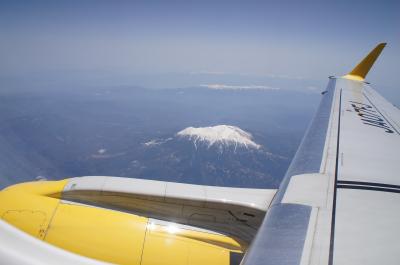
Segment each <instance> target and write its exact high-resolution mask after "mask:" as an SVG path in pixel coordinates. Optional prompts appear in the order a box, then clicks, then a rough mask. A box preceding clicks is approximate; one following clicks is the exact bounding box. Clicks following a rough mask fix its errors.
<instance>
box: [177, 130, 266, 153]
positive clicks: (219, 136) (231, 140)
mask: <svg viewBox="0 0 400 265" xmlns="http://www.w3.org/2000/svg"><path fill="white" fill-rule="evenodd" d="M177 136H179V137H187V138H189V139H190V140H192V141H193V142H194V144H195V145H197V143H200V142H201V143H206V144H207V145H208V147H211V146H212V145H215V144H222V145H226V146H229V145H233V146H234V147H235V148H236V147H238V146H242V147H245V148H255V149H259V148H260V147H261V146H260V145H258V144H256V143H255V142H254V141H253V137H252V135H251V134H250V133H248V132H246V131H243V130H242V129H240V128H239V127H236V126H230V125H217V126H211V127H198V128H195V127H187V128H186V129H183V130H182V131H180V132H178V133H177Z"/></svg>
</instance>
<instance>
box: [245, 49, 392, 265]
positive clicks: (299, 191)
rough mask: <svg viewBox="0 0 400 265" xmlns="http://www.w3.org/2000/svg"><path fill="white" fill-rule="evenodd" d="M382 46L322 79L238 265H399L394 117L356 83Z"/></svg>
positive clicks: (381, 100) (364, 84)
mask: <svg viewBox="0 0 400 265" xmlns="http://www.w3.org/2000/svg"><path fill="white" fill-rule="evenodd" d="M384 46H385V44H380V45H378V46H377V47H376V48H375V49H374V50H373V51H372V52H371V53H370V54H369V55H368V56H367V57H366V58H365V59H364V60H363V61H362V62H361V63H360V64H359V65H357V66H356V68H354V70H353V71H351V72H350V73H349V74H348V75H346V76H344V77H330V80H329V84H328V87H327V90H326V91H325V92H323V96H322V101H321V104H320V106H319V109H318V111H317V114H316V116H315V118H314V120H313V121H312V123H311V125H310V127H309V129H308V132H307V134H306V135H305V137H304V139H303V141H302V143H301V146H300V148H299V150H298V151H297V153H296V156H295V158H294V160H293V161H292V164H291V166H290V168H289V170H288V172H287V174H286V177H285V179H284V181H283V183H282V184H281V187H280V188H279V191H278V193H277V195H276V196H275V198H274V201H273V203H272V206H271V208H270V209H269V210H268V212H267V216H266V218H265V219H264V221H263V224H262V225H261V227H260V230H259V232H258V234H257V235H256V238H255V240H254V241H253V243H252V245H251V247H250V249H249V251H248V252H247V254H246V256H245V258H244V260H243V262H242V264H246V265H249V264H251V265H256V264H257V265H258V264H274V265H278V264H285V265H289V264H329V265H331V264H349V265H350V264H352V265H354V264H364V265H365V264H399V262H400V241H399V238H400V226H399V224H400V194H399V193H400V158H399V154H398V153H399V150H400V133H399V132H400V111H399V109H398V108H396V107H395V106H393V105H392V104H390V103H389V102H387V101H386V100H385V99H384V98H383V97H382V96H380V95H379V94H378V93H377V92H376V91H374V90H373V89H372V88H371V87H370V86H369V84H368V83H367V82H365V81H364V78H365V76H366V74H367V73H368V71H369V69H370V68H371V66H372V64H373V63H374V62H375V60H376V59H377V57H378V56H379V54H380V52H381V51H382V49H383V48H384Z"/></svg>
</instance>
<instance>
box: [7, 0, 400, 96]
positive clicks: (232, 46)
mask: <svg viewBox="0 0 400 265" xmlns="http://www.w3.org/2000/svg"><path fill="white" fill-rule="evenodd" d="M399 14H400V2H399V1H251V0H248V1H234V0H230V1H217V0H215V1H206V0H203V1H152V0H147V1H126V2H125V1H0V58H1V60H0V77H1V78H2V79H1V80H3V81H2V83H3V84H5V82H6V81H4V80H9V78H10V77H14V78H24V77H25V78H27V77H29V76H32V75H37V76H41V77H42V78H46V77H48V78H51V77H53V78H54V77H55V76H63V75H64V76H68V77H70V78H76V79H77V80H79V78H82V77H83V76H91V77H93V78H94V77H97V79H96V78H94V79H96V80H102V81H104V80H108V82H109V83H118V82H119V81H120V82H121V83H124V84H127V83H128V84H133V85H135V82H137V84H142V85H146V84H149V86H151V82H149V81H148V80H155V79H157V76H159V77H162V76H164V77H165V76H166V75H170V77H169V78H164V79H162V78H160V79H159V80H164V81H163V82H165V86H166V87H170V86H179V85H188V86H190V85H199V82H202V79H201V78H205V79H207V78H208V79H207V80H204V82H208V81H209V80H210V76H213V77H211V79H212V80H213V81H214V80H215V81H218V78H220V80H222V81H223V82H225V83H226V82H227V80H228V81H229V79H228V78H230V77H233V76H234V78H233V79H235V82H236V83H238V82H239V83H240V82H249V81H250V80H251V79H252V77H254V80H259V81H258V82H259V83H258V84H260V82H265V83H266V82H268V80H269V79H273V78H275V79H279V78H280V79H292V80H294V81H295V80H311V81H309V83H310V84H311V83H313V82H314V84H315V85H317V86H320V84H325V82H326V80H327V79H326V77H327V76H329V75H334V74H339V75H340V74H344V73H345V72H347V71H349V70H351V68H352V67H353V66H354V65H355V64H356V63H357V62H358V61H359V60H360V59H361V58H362V57H363V56H364V55H365V54H366V53H367V52H368V51H369V50H370V49H372V48H373V47H374V46H375V45H376V44H377V43H379V42H382V41H385V42H388V46H387V48H386V49H385V51H384V53H383V54H382V56H381V58H380V59H379V61H378V62H377V64H376V66H375V68H374V69H373V70H372V72H371V73H370V75H369V77H368V80H369V81H370V82H371V83H372V84H373V85H375V87H376V88H377V89H378V90H379V89H381V90H382V93H383V94H384V95H385V96H388V97H392V98H394V100H395V101H396V103H400V89H398V84H399V83H400V82H399V81H400V77H399V76H400V75H399V70H398V67H399V66H398V64H399V62H400V16H399ZM198 75H200V77H199V76H198ZM99 76H101V78H100V79H99V78H98V77H99ZM143 76H146V77H147V81H146V82H145V81H143V80H144V79H145V78H144V79H141V78H143ZM260 76H261V77H262V76H264V77H266V78H265V79H262V78H260ZM191 78H192V80H193V81H192V83H191V81H190V80H191ZM268 78H269V79H268ZM181 79H185V82H182V80H181ZM261 80H262V81H261ZM222 81H221V82H222ZM243 85H244V84H243ZM247 85H248V84H247ZM265 85H269V84H265ZM156 86H162V83H160V82H159V83H157V84H156Z"/></svg>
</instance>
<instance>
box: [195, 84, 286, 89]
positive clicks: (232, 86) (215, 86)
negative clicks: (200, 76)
mask: <svg viewBox="0 0 400 265" xmlns="http://www.w3.org/2000/svg"><path fill="white" fill-rule="evenodd" d="M200 86H201V87H206V88H208V89H216V90H279V89H280V88H279V87H271V86H260V85H226V84H206V85H200Z"/></svg>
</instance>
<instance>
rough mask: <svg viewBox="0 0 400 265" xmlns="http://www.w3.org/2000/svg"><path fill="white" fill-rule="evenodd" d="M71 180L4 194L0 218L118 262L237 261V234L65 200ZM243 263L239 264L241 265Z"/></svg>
mask: <svg viewBox="0 0 400 265" xmlns="http://www.w3.org/2000/svg"><path fill="white" fill-rule="evenodd" d="M66 183H67V180H62V181H43V182H29V183H23V184H18V185H14V186H10V187H8V188H6V189H4V190H3V191H1V192H0V218H2V219H3V220H5V221H6V222H8V223H10V224H12V225H14V226H16V227H18V228H19V229H21V230H23V231H25V232H26V233H29V234H31V235H32V236H35V237H37V238H39V239H41V240H44V241H45V242H48V243H50V244H53V245H55V246H58V247H60V248H63V249H65V250H68V251H71V252H74V253H77V254H80V255H83V256H87V257H90V258H94V259H97V260H102V261H107V262H111V263H116V264H132V265H133V264H138V265H139V264H141V265H152V264H165V265H167V264H170V265H179V264H199V265H200V264H236V262H239V261H240V256H241V253H242V251H243V248H242V246H241V245H240V244H239V243H238V242H237V241H236V240H234V239H233V238H231V237H228V236H225V235H222V234H219V233H215V232H213V231H208V230H203V229H198V228H196V227H191V226H184V225H179V224H174V223H170V222H163V221H161V220H154V219H150V218H147V217H143V216H139V215H134V214H131V213H126V212H122V211H118V210H113V209H107V208H101V207H94V206H90V205H85V204H78V203H74V202H69V201H64V200H62V199H60V197H61V193H62V191H63V189H64V186H65V185H66ZM237 264H239V263H237Z"/></svg>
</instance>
